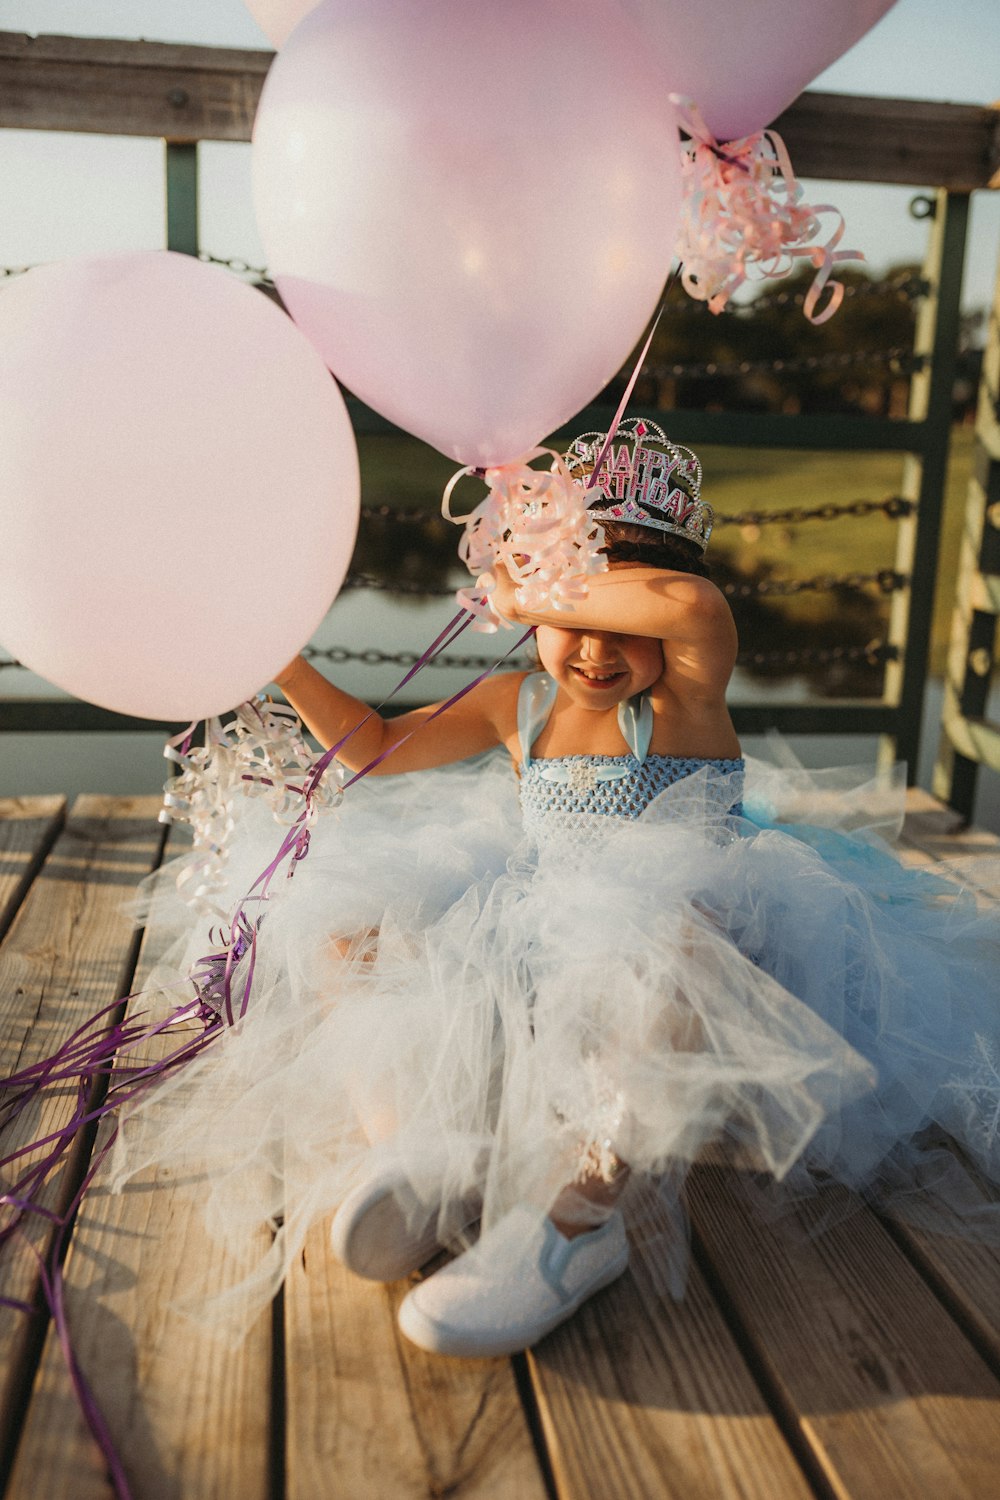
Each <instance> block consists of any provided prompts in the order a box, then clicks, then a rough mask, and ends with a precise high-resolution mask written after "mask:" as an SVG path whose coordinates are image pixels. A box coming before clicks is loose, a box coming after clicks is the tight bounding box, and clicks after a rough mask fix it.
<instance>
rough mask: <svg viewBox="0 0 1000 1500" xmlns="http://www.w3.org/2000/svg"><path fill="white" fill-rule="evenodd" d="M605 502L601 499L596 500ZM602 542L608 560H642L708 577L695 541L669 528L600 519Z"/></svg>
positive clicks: (653, 566) (642, 561) (656, 566)
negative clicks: (603, 542) (660, 529)
mask: <svg viewBox="0 0 1000 1500" xmlns="http://www.w3.org/2000/svg"><path fill="white" fill-rule="evenodd" d="M598 503H599V504H600V505H602V506H603V505H606V504H607V502H606V501H605V500H601V501H600V502H598ZM600 524H601V526H602V527H603V530H604V539H605V545H604V546H603V547H602V548H601V551H602V552H604V553H606V554H607V557H608V559H609V561H610V562H629V563H645V564H646V565H647V566H649V567H651V568H671V569H673V571H674V572H676V573H696V574H697V575H698V577H699V578H708V577H709V571H708V567H707V565H706V563H705V559H704V555H703V553H702V551H701V549H700V547H699V546H698V544H697V542H689V541H688V540H687V538H686V537H683V536H675V535H674V534H673V532H670V531H656V530H654V529H653V528H652V527H651V526H634V525H632V524H631V522H626V521H602V522H601V523H600Z"/></svg>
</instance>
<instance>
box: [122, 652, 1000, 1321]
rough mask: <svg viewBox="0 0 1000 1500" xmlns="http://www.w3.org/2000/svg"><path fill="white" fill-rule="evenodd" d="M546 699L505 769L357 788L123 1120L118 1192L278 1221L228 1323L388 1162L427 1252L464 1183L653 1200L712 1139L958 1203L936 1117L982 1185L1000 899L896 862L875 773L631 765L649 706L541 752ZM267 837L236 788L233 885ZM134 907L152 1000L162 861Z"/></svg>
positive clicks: (489, 1212) (214, 1224) (260, 812)
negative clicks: (615, 736)
mask: <svg viewBox="0 0 1000 1500" xmlns="http://www.w3.org/2000/svg"><path fill="white" fill-rule="evenodd" d="M554 698H555V685H554V683H553V682H552V681H551V679H549V678H548V677H547V676H546V674H544V673H535V674H530V675H528V676H527V677H525V679H524V681H523V683H522V685H521V689H520V695H519V708H518V712H519V735H520V748H521V761H520V765H519V766H518V767H517V768H516V771H517V774H516V775H515V774H514V772H513V771H512V768H511V765H510V762H509V759H508V758H507V756H506V755H501V754H499V753H498V754H494V755H491V756H488V757H485V758H481V759H479V760H476V761H472V762H463V763H461V764H459V765H456V766H452V767H448V768H445V769H443V770H441V771H434V772H417V773H411V774H408V775H403V776H381V777H379V778H368V779H367V780H366V781H364V782H362V783H359V784H358V785H357V786H356V787H353V788H351V790H350V791H349V793H348V794H347V796H346V797H345V800H344V802H343V804H342V806H341V808H340V809H339V810H338V812H336V813H335V814H333V815H332V816H331V817H329V818H328V819H327V821H326V822H325V823H324V824H321V825H320V826H319V827H318V828H317V829H316V830H315V833H314V836H313V843H312V849H311V851H310V854H309V857H308V858H307V859H305V860H304V861H302V862H301V864H300V865H299V866H298V868H297V869H296V872H295V875H294V879H291V880H289V881H287V882H286V883H285V885H284V887H283V888H282V889H281V890H280V891H278V892H277V893H276V894H275V895H274V897H273V899H271V900H270V901H269V903H268V907H267V911H266V914H265V916H264V919H263V921H262V922H261V924H260V931H259V952H258V957H257V965H256V972H255V976H254V987H253V996H252V1002H251V1005H250V1007H249V1010H248V1013H247V1015H246V1017H245V1019H244V1020H243V1021H241V1022H240V1023H239V1025H237V1026H236V1027H235V1028H233V1030H232V1031H231V1032H229V1033H228V1034H226V1035H225V1036H224V1037H223V1038H222V1039H221V1040H220V1041H219V1042H218V1043H217V1044H216V1045H214V1047H213V1048H211V1049H209V1050H207V1051H206V1052H205V1053H204V1054H203V1055H202V1057H201V1058H200V1059H199V1060H198V1061H197V1062H195V1063H194V1064H192V1065H191V1066H189V1067H188V1068H186V1069H185V1070H184V1071H183V1072H182V1073H179V1074H177V1075H175V1076H173V1077H172V1078H170V1079H169V1080H167V1081H166V1082H165V1083H164V1084H162V1085H161V1086H159V1087H158V1088H157V1090H156V1091H155V1093H154V1094H153V1095H152V1096H151V1097H150V1098H148V1099H147V1100H146V1101H145V1102H144V1103H143V1104H142V1105H141V1107H140V1108H138V1109H137V1110H136V1111H135V1112H134V1113H133V1115H132V1116H131V1117H129V1118H128V1119H127V1120H125V1121H124V1123H123V1129H122V1132H121V1140H120V1145H119V1150H118V1153H117V1157H116V1162H115V1172H116V1178H117V1181H118V1182H119V1183H121V1182H123V1181H124V1180H126V1179H127V1178H128V1177H129V1176H130V1175H131V1174H132V1173H134V1172H135V1171H137V1170H140V1169H142V1168H144V1167H147V1166H149V1165H164V1166H167V1167H170V1168H171V1169H172V1170H173V1171H175V1172H176V1171H183V1172H186V1173H187V1174H194V1175H196V1177H197V1179H198V1181H199V1183H200V1184H201V1190H202V1191H203V1192H204V1197H205V1204H206V1212H207V1215H208V1221H209V1226H210V1228H211V1230H212V1231H213V1232H214V1233H215V1234H217V1235H218V1236H219V1237H220V1238H222V1239H224V1240H230V1241H232V1242H234V1243H235V1242H238V1241H240V1240H241V1239H242V1238H244V1237H246V1236H248V1235H249V1234H251V1233H253V1232H255V1231H257V1230H258V1229H259V1226H260V1224H261V1222H262V1221H267V1222H270V1223H271V1224H272V1225H273V1226H274V1228H275V1231H276V1232H275V1237H274V1241H273V1245H272V1248H271V1250H270V1252H269V1253H268V1254H267V1255H266V1256H264V1257H263V1258H262V1260H261V1261H260V1263H259V1265H258V1266H257V1268H256V1270H255V1272H254V1273H253V1275H252V1276H251V1277H250V1279H249V1280H248V1281H246V1282H245V1283H243V1284H242V1285H241V1287H240V1288H239V1293H238V1296H237V1297H235V1298H234V1296H233V1295H232V1294H229V1295H228V1296H227V1298H226V1299H224V1305H220V1307H219V1308H218V1309H217V1311H218V1314H219V1318H220V1321H221V1322H224V1321H225V1320H226V1318H228V1319H229V1321H230V1323H231V1325H232V1326H234V1327H235V1326H236V1325H237V1324H239V1325H240V1326H245V1319H246V1316H247V1313H248V1312H249V1311H252V1310H253V1309H254V1308H255V1307H256V1306H259V1305H262V1304H263V1303H264V1302H265V1301H266V1300H267V1299H268V1298H269V1297H270V1296H272V1295H273V1293H274V1292H275V1290H276V1289H277V1287H278V1285H279V1284H280V1281H281V1279H282V1277H283V1275H284V1274H285V1271H286V1269H287V1267H288V1265H289V1264H290V1262H291V1260H292V1259H293V1258H294V1257H295V1256H296V1255H297V1254H298V1253H299V1251H300V1249H301V1246H302V1243H303V1241H304V1238H305V1235H306V1233H307V1231H308V1229H309V1228H310V1226H311V1225H312V1224H313V1223H314V1221H315V1220H316V1219H318V1218H320V1217H322V1216H324V1215H326V1214H328V1213H330V1212H331V1211H332V1210H333V1209H334V1208H335V1207H336V1205H337V1203H338V1202H339V1201H340V1200H341V1198H342V1197H343V1196H344V1194H345V1193H346V1192H347V1191H348V1190H349V1189H350V1188H351V1187H353V1186H354V1185H355V1184H356V1183H357V1182H359V1181H361V1180H363V1179H364V1178H365V1176H366V1175H367V1174H368V1173H370V1172H371V1171H372V1170H374V1169H377V1168H380V1167H382V1166H383V1165H392V1166H394V1167H399V1168H401V1169H402V1170H403V1172H404V1173H405V1175H406V1177H407V1179H408V1180H409V1183H410V1184H411V1186H412V1188H413V1190H414V1193H415V1195H416V1198H417V1199H418V1201H421V1202H424V1203H427V1204H440V1218H439V1230H440V1235H441V1238H442V1240H443V1241H445V1242H447V1241H449V1240H457V1239H460V1238H461V1235H462V1233H463V1230H464V1226H465V1225H466V1224H467V1222H468V1219H469V1204H470V1202H476V1203H477V1204H478V1201H479V1198H480V1197H481V1199H482V1224H483V1226H484V1227H485V1228H487V1229H488V1228H489V1226H490V1225H491V1224H492V1223H494V1222H497V1221H498V1220H499V1219H500V1218H501V1217H502V1216H503V1215H504V1214H505V1213H506V1212H507V1211H508V1210H510V1209H511V1208H513V1207H516V1206H518V1205H528V1206H529V1207H531V1208H532V1209H533V1211H534V1212H536V1213H537V1214H539V1215H541V1214H543V1213H544V1212H546V1210H547V1209H548V1208H549V1207H550V1206H551V1204H552V1202H553V1201H554V1199H555V1197H556V1195H557V1194H558V1192H559V1190H560V1188H561V1187H562V1186H563V1185H564V1184H566V1183H567V1182H569V1181H572V1180H574V1178H577V1177H579V1176H580V1174H581V1173H585V1172H598V1173H599V1172H602V1171H605V1169H608V1168H609V1165H610V1164H615V1163H618V1162H626V1163H628V1165H629V1166H630V1167H631V1169H632V1170H631V1181H632V1184H642V1183H646V1184H650V1183H653V1184H661V1185H664V1184H666V1185H668V1190H662V1191H661V1197H660V1200H659V1201H660V1202H661V1204H667V1203H668V1199H669V1205H668V1206H672V1209H673V1210H676V1207H677V1201H678V1200H677V1196H676V1189H677V1186H678V1184H679V1183H680V1182H681V1181H682V1179H683V1176H684V1172H685V1171H686V1169H687V1167H688V1166H689V1165H690V1164H691V1163H692V1162H693V1161H694V1160H695V1159H696V1158H697V1157H698V1155H699V1154H700V1153H701V1152H703V1151H704V1150H705V1149H706V1147H709V1146H711V1145H712V1144H713V1143H717V1142H719V1141H723V1140H726V1141H728V1142H730V1143H731V1144H732V1145H733V1146H734V1148H735V1150H736V1151H737V1153H738V1155H739V1158H740V1160H741V1161H742V1162H743V1163H744V1164H746V1165H747V1166H748V1167H750V1168H752V1169H753V1170H754V1171H757V1172H760V1173H763V1174H765V1175H766V1176H767V1177H768V1178H772V1179H782V1180H784V1181H785V1182H792V1183H794V1184H795V1185H796V1187H797V1188H799V1189H801V1190H803V1191H805V1190H807V1189H809V1188H810V1187H812V1186H813V1185H815V1184H817V1183H826V1182H829V1181H830V1180H833V1181H837V1182H842V1183H846V1184H847V1185H849V1186H850V1187H852V1188H854V1189H857V1190H859V1191H860V1192H861V1193H862V1194H864V1195H865V1196H866V1197H868V1198H874V1199H876V1200H877V1201H878V1202H880V1203H882V1204H885V1205H888V1206H889V1207H890V1208H900V1209H901V1211H913V1210H915V1209H916V1210H919V1212H920V1213H926V1214H928V1215H933V1213H934V1211H935V1207H936V1205H938V1204H939V1203H940V1202H941V1201H942V1200H943V1199H945V1198H946V1199H947V1201H948V1203H949V1204H950V1205H951V1207H954V1205H955V1204H956V1203H959V1202H961V1201H963V1199H971V1198H972V1197H974V1196H975V1195H974V1194H973V1193H970V1192H967V1191H966V1189H967V1187H968V1182H967V1179H966V1177H965V1174H964V1171H963V1168H962V1167H961V1165H960V1163H959V1162H956V1158H955V1157H954V1155H952V1154H951V1153H946V1152H944V1151H943V1150H942V1149H941V1134H942V1132H947V1133H948V1134H949V1135H950V1136H951V1137H953V1138H954V1139H955V1140H956V1141H957V1142H958V1143H959V1145H960V1148H961V1151H962V1152H964V1153H966V1154H967V1155H968V1158H969V1159H970V1160H971V1162H973V1163H974V1167H975V1170H977V1171H981V1172H985V1173H986V1174H987V1175H988V1176H989V1177H991V1178H992V1179H994V1180H1000V1072H998V1068H997V1061H998V1058H1000V963H998V958H1000V914H998V912H997V910H996V909H995V908H991V907H990V906H989V905H988V904H984V905H981V904H980V903H978V902H977V899H976V896H975V894H974V892H973V891H970V890H964V889H963V888H962V886H961V884H960V883H958V882H957V881H956V880H953V879H947V878H944V877H943V876H942V875H940V874H938V873H934V874H931V873H928V872H926V871H923V870H910V869H904V868H903V866H902V865H901V864H900V863H899V861H898V860H897V858H896V857H895V855H894V854H893V853H892V851H891V849H890V847H889V845H888V843H887V842H886V841H885V838H884V837H883V835H885V834H890V835H891V833H892V832H893V829H894V827H898V822H899V819H900V817H901V807H902V784H901V782H900V779H899V777H898V776H895V777H884V778H874V779H872V780H870V781H868V782H865V781H864V779H863V778H858V777H852V775H851V774H850V773H820V774H819V775H818V776H816V775H811V774H810V773H808V772H805V771H802V770H801V768H797V767H796V766H794V765H793V764H788V763H786V764H779V765H776V766H768V765H765V764H763V763H758V762H748V763H744V761H743V760H691V759H679V758H676V757H672V756H663V755H655V754H650V753H648V747H649V744H650V739H651V733H652V714H651V711H650V709H649V705H648V703H644V702H642V701H641V700H637V701H633V702H632V703H630V704H626V705H623V706H622V708H621V709H620V711H619V724H620V727H621V730H622V736H623V753H622V754H621V755H615V756H591V755H579V756H566V757H559V758H556V759H552V758H549V759H533V757H532V747H533V745H534V744H535V742H536V740H537V738H538V735H539V733H540V731H541V728H542V727H543V725H544V724H545V722H546V720H547V718H548V716H549V713H550V712H551V709H552V705H553V702H554ZM275 833H276V831H275V828H274V825H273V822H271V821H270V818H269V815H268V814H267V812H266V810H264V809H263V808H262V807H261V805H260V804H259V803H253V802H249V803H248V804H247V806H246V808H245V809H244V811H243V815H242V819H241V821H240V823H239V826H238V828H237V830H236V834H235V838H234V843H233V850H232V854H231V857H230V865H229V882H230V890H229V893H228V894H229V899H231V900H233V901H235V900H237V899H238V898H239V896H241V895H242V894H243V892H244V890H245V889H246V888H247V887H248V886H249V884H250V883H251V881H252V880H253V878H254V877H255V876H256V875H257V874H258V873H259V871H260V869H261V867H262V866H263V865H264V864H265V863H266V862H267V860H268V859H269V858H270V857H271V855H272V854H273V849H274V843H275ZM150 899H151V902H152V905H153V908H154V916H155V919H156V921H157V923H158V925H159V927H160V928H161V930H162V929H163V927H164V926H165V925H168V924H169V923H170V922H171V921H174V922H175V923H176V925H177V939H176V944H175V948H174V951H173V953H172V954H171V955H169V962H168V963H167V964H166V965H165V967H164V968H162V969H161V971H160V973H159V975H158V977H157V981H156V982H159V983H162V984H163V986H164V994H165V997H166V998H168V999H169V1002H170V1003H171V1004H175V1003H176V1000H177V989H176V983H177V975H178V972H182V971H183V970H184V969H185V966H186V965H187V964H189V963H190V961H191V960H192V959H193V958H194V957H196V956H197V955H198V951H199V943H200V946H201V949H202V950H203V949H204V947H205V942H204V934H203V933H202V932H200V931H199V932H197V933H195V932H192V931H191V930H190V916H189V915H187V916H185V915H184V912H183V908H182V907H181V905H180V903H179V902H178V901H177V899H176V893H175V891H174V888H173V879H172V872H171V870H170V869H169V867H168V868H167V870H166V871H165V872H164V873H163V874H162V875H161V876H160V877H159V878H158V882H157V884H156V886H155V889H153V890H152V891H151V893H150ZM611 1169H612V1170H613V1166H611ZM956 1174H957V1178H956ZM649 1201H650V1198H649V1194H648V1193H646V1194H645V1196H643V1195H642V1194H641V1193H637V1194H636V1195H635V1202H636V1203H637V1204H639V1203H642V1202H645V1203H646V1204H648V1202H649ZM625 1206H626V1211H628V1199H627V1198H626V1203H625ZM636 1212H637V1213H638V1209H637V1210H636ZM972 1217H973V1218H974V1219H975V1223H973V1224H971V1225H970V1228H971V1230H972V1232H975V1233H986V1234H991V1235H992V1234H998V1237H1000V1230H998V1226H997V1223H996V1219H995V1217H994V1214H993V1211H991V1210H989V1209H987V1208H982V1209H977V1210H976V1212H975V1213H974V1214H973V1215H972ZM669 1218H670V1215H669V1214H668V1215H667V1218H666V1219H664V1221H663V1223H668V1220H669ZM676 1219H677V1215H676V1212H675V1213H674V1221H673V1222H674V1227H675V1229H676V1227H677V1225H676ZM657 1233H658V1234H659V1235H660V1238H661V1240H662V1242H663V1255H664V1264H665V1265H666V1262H667V1261H668V1260H671V1257H673V1259H672V1260H671V1264H670V1266H669V1268H668V1273H667V1274H666V1275H665V1281H666V1283H668V1284H669V1285H670V1286H671V1287H672V1288H673V1289H675V1290H679V1289H680V1287H681V1285H682V1281H683V1275H682V1267H683V1249H682V1248H680V1249H678V1245H677V1244H674V1245H673V1246H670V1245H668V1244H667V1239H668V1238H669V1234H668V1233H667V1232H666V1231H665V1230H664V1229H663V1227H662V1225H661V1227H660V1228H659V1229H658V1230H657ZM675 1238H679V1239H681V1240H682V1239H683V1235H682V1233H680V1231H679V1230H678V1232H677V1236H675ZM206 1311H207V1312H208V1314H209V1315H211V1313H212V1308H211V1305H210V1304H206V1305H205V1306H199V1312H200V1313H202V1314H204V1313H205V1312H206Z"/></svg>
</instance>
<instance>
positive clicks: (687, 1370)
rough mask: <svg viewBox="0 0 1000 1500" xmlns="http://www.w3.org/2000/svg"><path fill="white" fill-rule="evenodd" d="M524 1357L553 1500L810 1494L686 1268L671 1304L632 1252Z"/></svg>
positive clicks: (791, 1498)
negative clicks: (610, 1279)
mask: <svg viewBox="0 0 1000 1500" xmlns="http://www.w3.org/2000/svg"><path fill="white" fill-rule="evenodd" d="M529 1361H530V1368H531V1373H532V1379H533V1382H534V1387H535V1390H536V1392H537V1398H538V1404H539V1408H540V1412H541V1417H542V1424H543V1428H544V1432H545V1437H546V1442H547V1445H548V1448H549V1453H550V1455H551V1460H552V1467H553V1470H554V1472H555V1476H556V1481H557V1486H558V1492H559V1497H560V1500H606V1497H607V1496H610V1495H614V1496H618V1495H621V1496H626V1495H627V1496H628V1497H629V1500H730V1497H733V1500H735V1497H737V1496H738V1497H739V1500H752V1497H760V1500H804V1497H806V1496H809V1495H811V1494H812V1490H811V1488H810V1486H809V1485H808V1484H807V1483H806V1481H805V1479H804V1477H803V1475H802V1472H801V1470H800V1469H799V1467H798V1465H797V1464H796V1463H795V1461H794V1459H793V1457H792V1455H791V1452H790V1450H789V1448H788V1445H787V1444H786V1442H785V1440H784V1438H783V1437H782V1435H781V1433H780V1431H779V1429H778V1426H777V1423H776V1422H775V1419H774V1417H773V1415H772V1414H771V1412H770V1410H769V1408H768V1406H767V1404H766V1402H765V1400H764V1398H763V1396H762V1395H761V1393H760V1391H759V1389H758V1387H757V1386H756V1384H755V1383H754V1380H753V1377H752V1376H751V1375H750V1373H749V1371H748V1369H747V1367H746V1364H745V1363H744V1360H743V1358H742V1355H741V1354H740V1352H739V1349H738V1347H737V1345H736V1343H735V1341H734V1339H733V1336H732V1334H731V1332H730V1330H729V1328H728V1327H727V1326H726V1323H725V1320H724V1319H723V1317H722V1314H721V1313H720V1311H719V1309H718V1307H717V1306H716V1304H715V1302H714V1301H713V1299H712V1297H711V1294H710V1293H709V1291H708V1289H707V1286H706V1284H705V1281H704V1278H703V1277H702V1276H701V1274H700V1272H699V1271H698V1270H697V1268H692V1272H691V1276H690V1280H689V1283H688V1287H687V1292H686V1294H685V1297H684V1301H683V1302H681V1303H675V1302H672V1301H669V1300H668V1299H666V1298H665V1297H664V1296H662V1295H660V1294H658V1292H657V1290H656V1285H655V1282H654V1278H653V1276H652V1274H651V1271H650V1267H649V1265H648V1263H647V1261H646V1259H645V1256H644V1255H643V1253H642V1252H641V1251H640V1252H637V1251H633V1255H632V1264H631V1266H630V1268H629V1270H628V1272H627V1273H626V1275H625V1276H624V1277H623V1278H622V1279H621V1280H620V1281H618V1282H616V1283H615V1284H614V1285H613V1286H612V1287H609V1288H608V1289H607V1291H605V1292H601V1293H600V1294H599V1295H598V1296H597V1297H595V1298H593V1299H592V1300H591V1301H590V1302H588V1303H587V1304H586V1305H585V1306H584V1307H583V1308H582V1309H581V1310H580V1312H578V1313H577V1314H576V1315H575V1317H573V1318H571V1319H570V1321H569V1322H568V1323H566V1324H564V1325H563V1327H562V1328H560V1329H557V1331H556V1332H555V1333H554V1334H552V1335H550V1337H549V1338H547V1339H545V1340H544V1341H543V1342H542V1343H541V1344H539V1345H538V1346H537V1348H535V1349H534V1350H533V1351H532V1352H531V1353H530V1355H529Z"/></svg>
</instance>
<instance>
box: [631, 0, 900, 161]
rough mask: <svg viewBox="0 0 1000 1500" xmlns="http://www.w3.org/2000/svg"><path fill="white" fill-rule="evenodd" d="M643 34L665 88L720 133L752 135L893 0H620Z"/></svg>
mask: <svg viewBox="0 0 1000 1500" xmlns="http://www.w3.org/2000/svg"><path fill="white" fill-rule="evenodd" d="M617 4H618V5H620V7H621V9H622V10H623V11H624V12H626V13H627V14H628V15H629V17H630V19H632V20H635V21H636V22H638V23H639V24H640V25H641V26H642V28H643V29H644V31H645V32H646V35H647V37H648V41H649V48H650V53H651V56H653V57H655V58H656V60H657V61H658V63H659V66H660V68H661V70H662V75H661V76H663V77H664V79H665V86H666V88H667V89H668V90H669V91H670V92H672V93H679V94H687V95H689V96H690V97H691V98H692V99H694V101H695V103H696V104H697V105H698V106H699V108H700V110H701V112H702V115H703V116H704V119H705V123H706V124H707V125H708V127H709V129H710V130H711V131H712V134H713V135H714V136H715V137H716V139H717V140H720V141H731V140H736V139H737V138H738V137H740V136H744V135H753V134H754V133H755V132H756V131H758V130H762V129H763V128H764V126H765V125H768V124H770V122H771V121H772V120H773V119H774V118H775V117H776V116H777V115H780V114H781V111H782V110H783V109H785V108H787V106H788V105H789V104H791V102H792V100H793V99H795V98H797V97H798V95H799V94H800V93H801V92H802V90H803V89H804V88H805V87H806V85H807V84H808V83H811V82H812V80H813V79H814V78H816V77H817V76H818V75H819V74H820V73H822V72H823V70H824V68H828V67H829V66H830V64H831V63H833V62H836V60H837V58H838V57H840V56H842V55H843V53H845V52H846V51H847V50H848V49H849V48H850V47H853V46H854V43H855V42H856V41H858V39H859V38H860V37H862V36H864V34H865V32H866V31H870V30H871V28H872V27H873V26H874V25H875V23H876V21H878V20H880V19H881V17H882V16H884V15H885V13H886V11H888V10H891V9H892V7H893V5H894V4H895V0H702V3H701V4H692V3H691V0H617Z"/></svg>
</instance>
